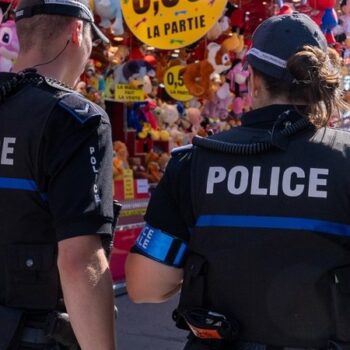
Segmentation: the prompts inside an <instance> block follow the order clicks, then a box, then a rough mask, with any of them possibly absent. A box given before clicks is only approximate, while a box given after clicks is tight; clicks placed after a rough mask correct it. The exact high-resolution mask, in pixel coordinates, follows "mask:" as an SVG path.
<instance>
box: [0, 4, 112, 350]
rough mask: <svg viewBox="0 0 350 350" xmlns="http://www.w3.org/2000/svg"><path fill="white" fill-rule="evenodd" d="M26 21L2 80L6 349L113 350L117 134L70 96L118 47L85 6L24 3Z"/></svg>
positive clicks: (1, 273)
mask: <svg viewBox="0 0 350 350" xmlns="http://www.w3.org/2000/svg"><path fill="white" fill-rule="evenodd" d="M16 21H17V33H18V37H19V41H20V47H21V50H20V53H19V57H18V59H17V61H16V64H15V66H14V68H13V72H12V73H1V74H0V91H1V92H0V198H1V199H0V222H1V225H0V247H1V248H0V349H2V350H3V349H34V348H35V349H78V347H80V348H81V349H83V350H88V349H93V350H96V349H101V350H102V349H103V350H112V349H115V336H114V305H113V291H112V280H111V274H110V271H109V268H108V261H107V258H106V255H105V253H104V250H103V244H104V242H105V241H108V240H110V239H111V235H112V229H111V226H112V221H113V209H112V142H111V127H110V123H109V120H108V117H107V115H106V114H105V112H104V111H103V110H102V109H100V108H99V107H98V106H96V105H94V104H93V103H91V102H89V101H87V100H86V99H85V98H84V97H82V96H81V95H79V94H78V93H75V92H74V91H73V90H72V89H71V88H69V86H74V84H75V83H76V81H77V79H78V77H79V75H80V74H81V72H82V71H83V69H84V66H85V63H86V62H87V60H88V58H89V56H90V53H91V49H92V38H93V37H98V38H99V39H101V40H104V41H108V39H107V38H106V37H105V36H104V35H103V34H102V33H101V32H100V31H98V29H97V27H96V26H95V24H94V23H93V15H92V13H91V12H90V10H89V8H88V7H87V6H86V5H85V4H84V3H82V2H81V1H78V0H45V1H41V0H22V1H20V2H19V4H18V7H17V12H16ZM62 292H63V293H62ZM62 297H63V298H64V304H65V307H64V306H63V305H62ZM65 308H66V311H67V313H68V315H69V320H68V315H67V313H66V312H65ZM69 321H70V322H69ZM71 327H72V328H71ZM72 329H73V331H74V333H73V331H72ZM75 337H76V339H75ZM78 344H79V345H78Z"/></svg>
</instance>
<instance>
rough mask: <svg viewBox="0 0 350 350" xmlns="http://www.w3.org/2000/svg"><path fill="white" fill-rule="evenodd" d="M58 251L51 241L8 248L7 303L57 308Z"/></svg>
mask: <svg viewBox="0 0 350 350" xmlns="http://www.w3.org/2000/svg"><path fill="white" fill-rule="evenodd" d="M56 260H57V253H56V247H55V245H51V244H36V245H27V244H14V245H11V246H9V247H8V249H7V255H6V261H5V264H6V266H5V273H6V285H5V305H6V306H10V307H18V308H25V309H29V310H30V309H35V310H47V309H54V308H55V307H56V305H57V301H58V291H59V278H58V269H57V263H56Z"/></svg>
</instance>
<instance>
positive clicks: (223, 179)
mask: <svg viewBox="0 0 350 350" xmlns="http://www.w3.org/2000/svg"><path fill="white" fill-rule="evenodd" d="M328 174H329V169H324V168H309V169H306V170H304V169H302V168H300V167H297V166H291V167H288V168H286V169H281V168H280V167H277V166H276V167H266V168H264V167H261V166H253V167H251V168H250V169H249V168H248V167H246V166H243V165H237V166H234V167H232V168H231V169H226V168H224V167H222V166H212V167H210V168H209V170H208V177H207V188H206V193H207V194H213V193H214V192H215V189H216V187H217V186H220V184H221V186H222V184H223V183H224V184H225V185H226V186H227V190H228V192H229V193H230V194H232V195H242V194H250V195H256V196H279V195H285V196H287V197H299V196H301V195H303V194H304V195H305V194H306V195H307V196H308V197H314V198H327V180H328ZM262 178H264V180H265V181H264V184H265V185H264V186H263V185H262V181H261V180H262ZM266 179H268V180H269V181H268V182H266Z"/></svg>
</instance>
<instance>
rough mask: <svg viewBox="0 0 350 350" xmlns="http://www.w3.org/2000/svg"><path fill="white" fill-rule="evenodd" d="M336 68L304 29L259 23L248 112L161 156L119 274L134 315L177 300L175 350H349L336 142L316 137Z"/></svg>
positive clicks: (346, 141) (331, 133)
mask: <svg viewBox="0 0 350 350" xmlns="http://www.w3.org/2000/svg"><path fill="white" fill-rule="evenodd" d="M340 68H341V61H340V59H339V57H338V55H337V53H336V52H335V51H334V50H332V49H329V48H328V47H327V42H326V39H325V37H324V36H323V34H322V32H321V31H320V29H319V28H318V26H317V25H316V24H315V23H314V22H313V21H312V20H311V19H310V18H309V17H307V16H306V15H304V14H298V13H293V14H291V15H281V16H273V17H271V18H269V19H267V20H266V21H264V22H263V23H262V24H261V25H260V26H259V27H258V28H257V29H256V31H255V33H254V35H253V38H252V47H251V48H250V49H249V51H248V53H247V69H249V72H250V77H249V91H250V94H251V96H252V98H253V111H251V112H248V113H246V114H245V115H244V116H243V118H242V126H241V127H237V128H234V129H232V130H230V131H227V132H224V133H221V134H217V135H214V136H211V137H209V138H208V139H201V138H195V139H194V141H193V147H192V146H188V147H184V148H180V149H177V150H175V151H174V152H173V156H172V159H171V161H170V163H169V165H168V167H167V171H166V173H165V175H164V178H163V179H162V181H161V182H160V184H159V186H158V188H157V189H156V191H155V192H154V193H153V195H152V198H151V201H150V204H149V207H148V210H147V213H146V216H145V220H146V222H147V224H146V226H145V228H144V230H143V231H142V232H141V234H140V236H139V237H138V239H137V241H136V243H135V245H134V247H133V248H132V251H131V253H130V255H129V257H128V261H127V270H126V272H127V287H128V291H129V295H130V297H131V299H132V300H134V301H135V302H162V301H165V300H167V299H168V298H169V297H170V296H171V295H173V294H174V293H176V292H177V291H178V290H179V289H180V288H181V297H180V303H179V306H178V308H177V310H176V311H175V312H174V314H173V317H174V319H175V321H176V323H177V325H178V326H179V327H181V328H187V329H189V330H190V331H191V332H190V336H189V341H188V343H187V345H186V349H194V350H201V349H225V350H228V349H259V350H264V349H274V350H277V349H284V348H298V349H306V348H309V349H311V348H312V349H329V348H343V347H344V348H345V347H349V346H350V331H349V329H350V215H349V213H350V180H349V175H348V174H349V171H350V158H349V157H350V134H349V133H348V132H345V131H341V130H334V129H329V128H327V122H328V121H329V118H330V117H331V116H332V115H333V113H334V112H337V111H338V110H339V109H341V108H343V107H345V106H344V103H343V102H342V99H341V75H340V74H341V73H340ZM183 272H184V274H183Z"/></svg>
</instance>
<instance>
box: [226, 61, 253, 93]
mask: <svg viewBox="0 0 350 350" xmlns="http://www.w3.org/2000/svg"><path fill="white" fill-rule="evenodd" d="M248 77H249V71H248V70H244V69H243V66H242V62H238V63H237V64H235V65H234V67H233V68H232V69H231V70H230V71H229V72H228V73H227V75H226V78H227V79H228V80H230V89H231V91H234V92H235V94H236V96H240V95H241V93H242V92H246V91H247V85H246V82H247V79H248Z"/></svg>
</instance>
